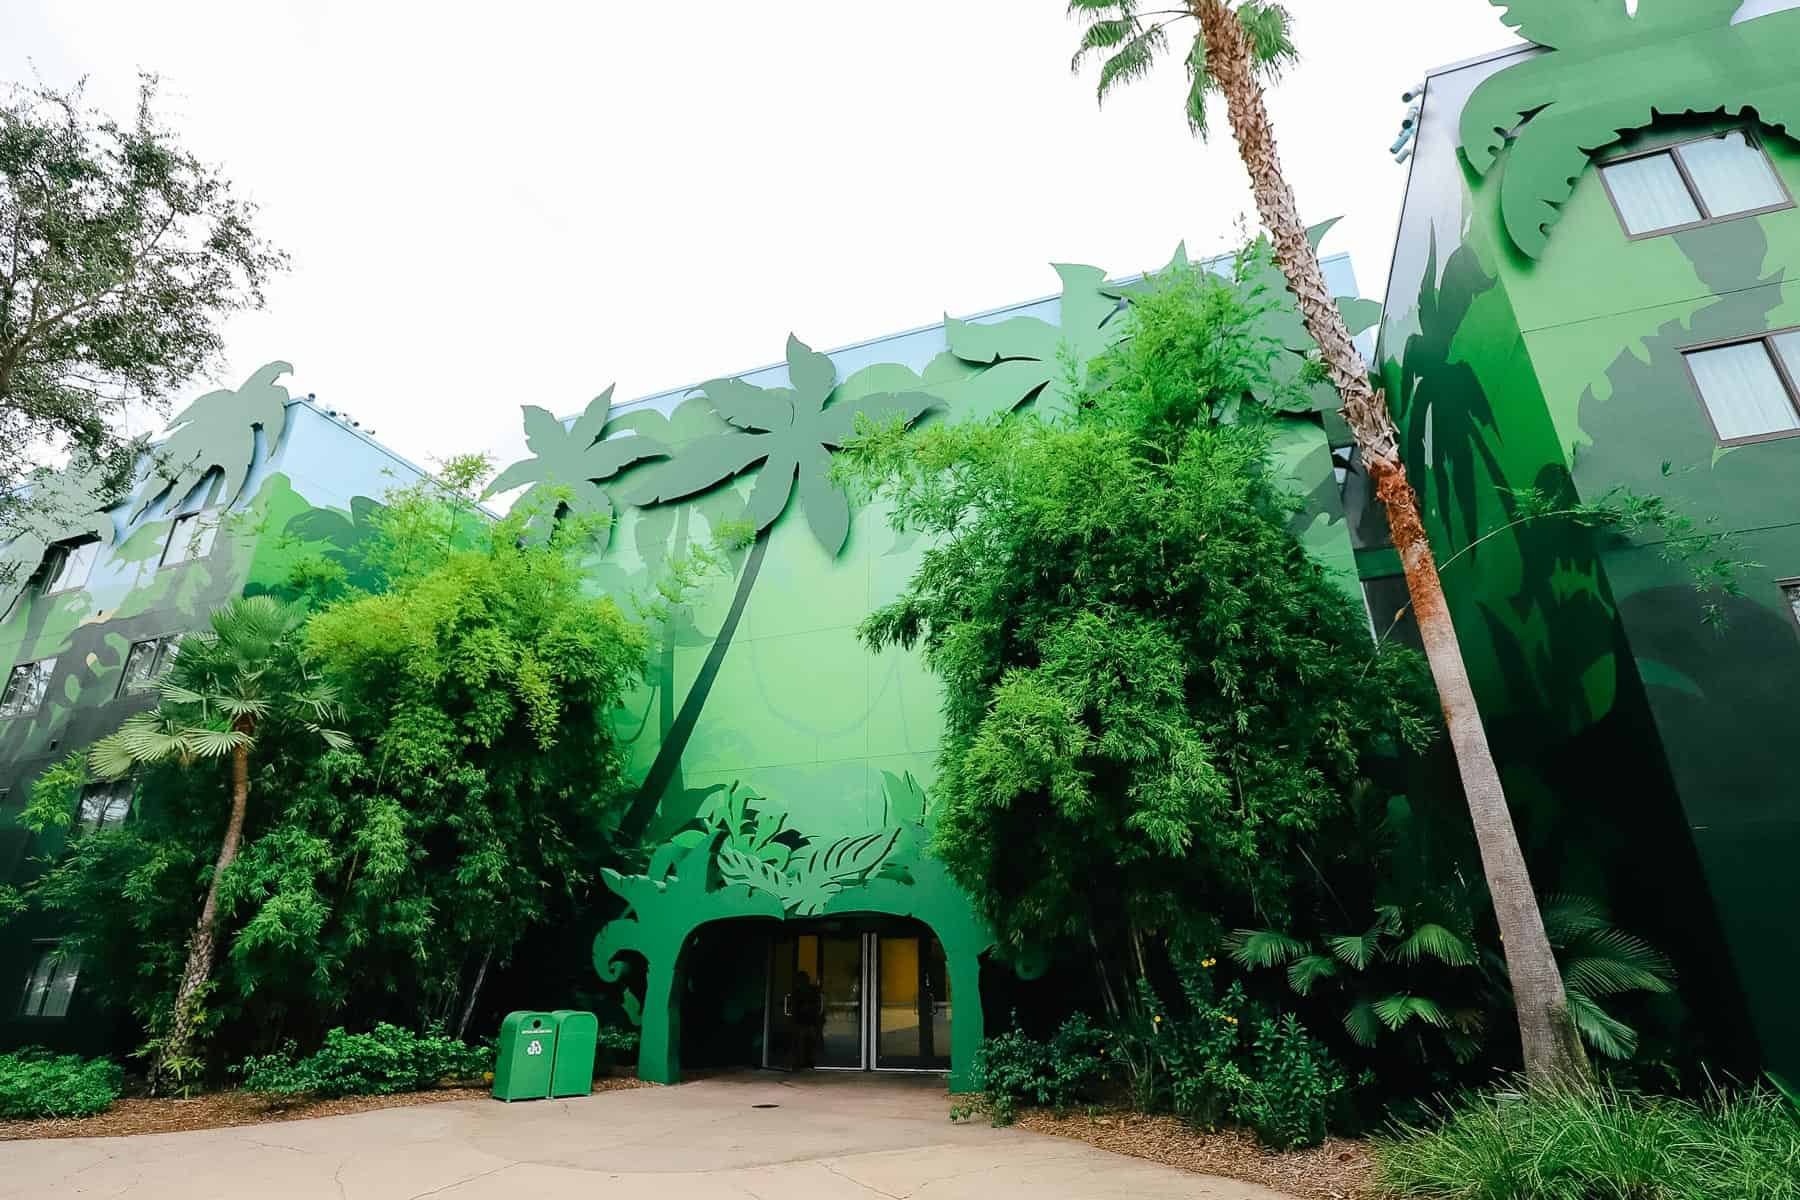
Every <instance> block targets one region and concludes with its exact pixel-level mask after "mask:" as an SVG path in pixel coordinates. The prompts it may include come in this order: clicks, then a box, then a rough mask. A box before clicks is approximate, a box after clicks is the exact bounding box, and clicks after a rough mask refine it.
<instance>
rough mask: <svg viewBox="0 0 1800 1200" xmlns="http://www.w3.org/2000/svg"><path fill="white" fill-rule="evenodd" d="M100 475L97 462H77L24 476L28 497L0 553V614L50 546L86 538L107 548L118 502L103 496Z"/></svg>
mask: <svg viewBox="0 0 1800 1200" xmlns="http://www.w3.org/2000/svg"><path fill="white" fill-rule="evenodd" d="M105 476H106V473H105V471H104V470H103V468H102V467H101V465H100V464H99V463H96V462H94V461H93V460H92V459H88V458H82V459H78V460H77V461H75V462H73V463H71V464H70V465H69V466H68V467H67V468H66V469H64V470H60V471H53V470H49V469H48V468H41V467H40V468H39V469H38V470H36V471H33V472H32V473H31V475H30V476H28V477H27V479H26V487H27V488H28V489H29V493H28V499H27V500H26V502H25V503H24V504H23V505H22V506H21V507H20V509H19V511H18V513H17V516H16V521H17V525H18V532H17V533H16V534H14V536H13V539H12V540H11V541H10V542H8V543H7V544H6V546H5V548H4V549H0V616H4V615H5V614H6V613H7V612H8V611H9V610H10V609H11V608H12V605H13V602H14V601H15V600H17V599H18V598H19V593H20V592H22V591H24V590H25V585H26V584H27V583H29V582H30V581H31V576H32V573H33V572H35V571H36V570H37V568H38V564H40V563H42V562H43V561H44V555H45V553H46V552H47V551H48V550H49V549H50V547H51V546H54V545H55V544H56V543H58V542H66V541H73V540H76V539H88V538H93V539H97V540H98V541H99V542H100V544H101V545H103V546H110V545H112V543H113V538H114V529H113V519H112V516H111V515H110V514H109V513H108V511H107V510H108V509H110V508H111V507H113V505H115V504H117V503H118V500H117V498H116V497H114V496H111V495H109V494H108V491H107V483H106V477H105Z"/></svg>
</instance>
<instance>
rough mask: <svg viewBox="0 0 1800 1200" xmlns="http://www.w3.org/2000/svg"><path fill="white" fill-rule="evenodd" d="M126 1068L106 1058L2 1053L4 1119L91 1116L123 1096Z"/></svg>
mask: <svg viewBox="0 0 1800 1200" xmlns="http://www.w3.org/2000/svg"><path fill="white" fill-rule="evenodd" d="M124 1074H125V1073H124V1072H123V1071H122V1070H121V1069H120V1068H119V1066H118V1064H117V1063H114V1062H110V1061H108V1060H107V1059H104V1058H81V1057H79V1056H77V1055H74V1054H49V1053H46V1052H45V1051H42V1050H19V1051H16V1052H14V1053H12V1054H0V1118H8V1119H17V1118H26V1119H29V1118H36V1117H91V1116H94V1115H95V1114H96V1113H103V1112H105V1111H106V1110H107V1109H108V1108H110V1107H112V1102H113V1101H114V1100H117V1099H118V1098H119V1085H120V1084H121V1083H122V1082H123V1081H124Z"/></svg>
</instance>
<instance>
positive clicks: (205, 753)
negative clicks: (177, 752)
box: [181, 729, 251, 758]
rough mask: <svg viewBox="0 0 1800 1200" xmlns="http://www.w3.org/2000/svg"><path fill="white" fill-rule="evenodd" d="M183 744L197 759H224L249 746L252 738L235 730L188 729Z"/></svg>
mask: <svg viewBox="0 0 1800 1200" xmlns="http://www.w3.org/2000/svg"><path fill="white" fill-rule="evenodd" d="M181 744H182V746H183V748H184V749H186V751H187V752H188V753H190V754H192V755H193V756H194V757H195V758H224V757H225V756H226V755H227V754H230V753H231V752H232V751H233V750H236V749H238V748H239V747H241V746H249V745H250V744H251V737H250V735H249V734H247V733H239V732H238V731H237V730H235V729H187V730H183V731H182V734H181Z"/></svg>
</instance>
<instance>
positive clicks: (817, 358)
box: [622, 334, 937, 838]
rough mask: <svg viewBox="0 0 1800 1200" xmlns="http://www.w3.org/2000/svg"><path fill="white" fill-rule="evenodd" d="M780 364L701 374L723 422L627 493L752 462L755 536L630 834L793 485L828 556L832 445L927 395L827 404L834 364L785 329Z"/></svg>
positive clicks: (704, 483)
mask: <svg viewBox="0 0 1800 1200" xmlns="http://www.w3.org/2000/svg"><path fill="white" fill-rule="evenodd" d="M787 365H788V382H789V384H790V386H788V387H777V388H760V387H756V386H755V385H753V384H748V383H745V382H744V381H743V380H742V379H715V380H712V381H711V382H710V383H704V384H702V385H701V386H700V389H699V390H700V393H701V395H703V396H704V397H705V398H706V401H707V403H708V404H709V405H711V407H712V410H713V412H715V413H716V414H718V415H719V416H720V417H722V418H723V419H724V420H725V421H726V422H727V423H728V424H730V425H731V426H732V428H731V429H729V430H726V431H723V432H719V433H712V434H707V435H704V436H701V437H698V438H695V439H694V440H692V441H690V442H688V443H687V444H685V445H683V446H681V447H679V448H678V449H677V450H676V451H675V454H674V457H672V458H671V459H670V460H669V461H668V462H667V463H665V464H663V465H661V466H659V467H656V468H654V469H653V470H652V471H651V472H650V474H649V478H648V479H646V481H645V486H644V488H643V490H642V491H640V492H639V493H637V494H636V495H634V496H633V497H632V500H633V502H634V503H637V504H640V505H645V506H649V505H654V504H663V503H668V502H671V501H676V500H685V499H687V498H689V497H691V496H697V495H699V494H701V493H702V492H706V491H709V490H711V489H712V488H715V487H717V486H719V485H720V484H722V483H725V482H726V481H728V480H731V479H734V478H736V477H737V476H739V475H741V474H743V473H744V472H745V471H748V470H749V469H750V468H752V467H755V466H757V465H759V464H760V465H761V467H762V471H761V473H760V474H758V476H757V478H756V482H755V483H754V484H752V485H751V488H750V497H749V500H748V501H747V502H746V504H745V508H744V518H745V520H746V521H747V522H749V524H750V526H751V527H752V528H753V529H754V530H755V534H756V536H755V538H754V540H753V541H752V542H751V545H750V553H749V554H748V555H746V556H745V558H744V566H743V569H742V570H741V571H740V572H739V573H738V582H737V590H736V592H735V593H734V594H733V595H732V598H731V607H730V609H729V610H728V611H727V612H726V614H725V620H724V622H723V624H721V625H720V626H719V633H718V636H717V637H715V638H714V639H713V644H712V649H711V650H709V651H708V652H707V655H706V661H705V663H704V664H703V665H702V666H701V668H700V673H699V675H698V676H697V677H696V678H695V680H694V684H693V687H691V688H690V689H689V690H688V694H687V698H686V699H685V700H684V701H683V702H682V705H681V712H680V713H679V714H677V716H676V718H675V722H674V724H673V725H672V726H671V727H670V730H669V733H668V735H667V736H666V737H664V739H663V743H662V745H661V746H660V747H658V748H657V752H656V760H655V761H654V762H653V763H651V765H650V770H649V772H648V773H646V774H645V776H644V782H643V784H642V785H641V786H640V788H639V790H638V795H637V799H636V800H635V801H633V803H632V806H631V811H630V813H629V814H628V815H627V816H626V819H625V822H624V825H623V827H622V832H623V833H624V834H625V836H626V837H628V838H635V837H637V836H639V835H640V834H641V833H642V832H643V831H644V829H645V828H646V827H648V825H649V823H650V821H651V819H652V818H653V817H654V816H655V815H656V808H657V805H658V804H659V803H660V802H661V800H662V796H663V793H664V791H665V790H666V789H667V788H668V786H669V783H670V781H671V780H672V779H673V778H674V777H675V770H676V766H677V765H678V764H679V763H680V761H681V756H682V754H683V753H684V752H685V751H686V749H687V743H688V739H689V738H691V737H692V736H693V733H694V726H695V725H696V724H697V723H698V722H699V720H700V712H701V710H702V709H704V708H705V707H706V698H707V695H708V693H709V692H711V690H712V685H713V682H714V680H715V679H716V678H717V677H718V673H719V668H720V666H721V665H722V664H723V663H724V661H725V653H726V651H727V650H729V649H730V648H731V640H732V638H733V636H735V635H736V633H737V627H738V622H739V621H740V620H741V619H742V618H743V615H744V605H745V604H746V603H748V601H749V599H750V593H751V591H752V590H753V589H754V588H755V586H756V577H757V575H758V574H759V573H760V572H761V570H762V564H763V558H764V556H765V555H766V554H767V552H768V548H769V528H770V526H772V525H773V524H774V523H775V519H776V518H777V517H779V516H780V515H781V514H782V513H783V512H786V511H787V507H788V505H789V503H791V502H792V500H793V498H794V496H795V494H796V493H797V494H798V495H799V497H800V507H801V511H802V512H803V513H804V514H805V516H806V523H807V525H808V527H809V528H811V530H812V533H813V537H814V538H816V539H817V540H818V543H819V545H820V547H821V548H823V549H824V551H825V553H826V554H828V555H831V556H833V557H836V555H837V554H838V552H839V551H840V550H842V549H843V548H844V541H845V539H846V538H848V537H849V534H850V501H849V499H848V498H847V497H846V496H845V495H844V493H843V492H842V491H840V490H839V489H838V488H837V486H836V485H834V484H833V483H832V481H831V455H832V453H833V452H834V451H836V450H838V449H840V448H841V447H842V446H843V444H844V443H845V442H846V441H848V440H849V439H850V437H851V436H852V435H853V434H854V433H855V432H856V426H857V422H858V420H859V419H860V418H867V419H868V420H869V421H871V422H874V423H876V424H887V423H891V422H893V421H895V420H898V421H900V422H901V423H902V424H904V425H909V426H910V425H911V424H912V423H913V422H915V421H917V420H918V419H919V418H920V417H922V416H924V415H925V412H926V411H927V410H928V409H930V408H931V407H932V406H933V405H935V404H936V403H937V400H936V398H935V397H933V396H931V395H929V394H928V393H925V392H883V393H878V394H875V395H871V396H863V397H860V398H857V399H853V400H841V401H839V402H838V403H836V404H833V403H831V402H830V401H831V394H832V392H833V391H834V390H835V389H836V387H837V368H836V366H834V365H833V364H832V361H831V359H830V358H828V357H827V356H825V355H823V354H820V353H818V352H817V351H815V350H813V349H812V348H811V347H809V346H807V345H806V344H805V343H804V342H802V341H800V339H799V338H796V337H794V336H793V335H792V334H789V335H788V343H787Z"/></svg>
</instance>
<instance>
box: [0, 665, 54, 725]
mask: <svg viewBox="0 0 1800 1200" xmlns="http://www.w3.org/2000/svg"><path fill="white" fill-rule="evenodd" d="M54 670H56V660H55V659H54V658H40V659H38V660H37V661H36V662H28V663H20V664H19V665H18V666H16V667H14V668H13V669H12V674H11V675H8V676H7V677H6V690H5V691H4V692H0V717H19V716H24V715H25V714H26V713H34V712H36V711H37V710H38V706H39V705H41V704H42V703H43V702H44V693H45V692H47V691H49V690H50V673H51V672H52V671H54Z"/></svg>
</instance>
